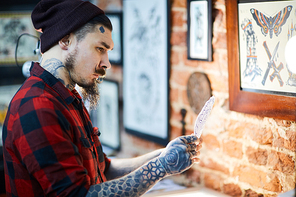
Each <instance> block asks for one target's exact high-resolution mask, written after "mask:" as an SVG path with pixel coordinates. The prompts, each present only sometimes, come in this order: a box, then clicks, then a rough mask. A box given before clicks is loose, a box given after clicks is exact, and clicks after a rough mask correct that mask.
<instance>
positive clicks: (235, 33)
mask: <svg viewBox="0 0 296 197" xmlns="http://www.w3.org/2000/svg"><path fill="white" fill-rule="evenodd" d="M226 22H227V39H228V41H227V43H228V47H227V48H228V69H229V108H230V110H233V111H238V112H243V113H249V114H255V115H259V116H267V117H273V118H278V119H284V120H293V121H296V73H292V71H291V70H292V69H290V68H289V65H287V63H286V60H285V46H286V44H287V42H288V41H289V39H291V38H292V37H293V36H296V1H292V0H286V1H279V0H277V1H273V0H269V1H262V0H261V1H260V0H227V1H226Z"/></svg>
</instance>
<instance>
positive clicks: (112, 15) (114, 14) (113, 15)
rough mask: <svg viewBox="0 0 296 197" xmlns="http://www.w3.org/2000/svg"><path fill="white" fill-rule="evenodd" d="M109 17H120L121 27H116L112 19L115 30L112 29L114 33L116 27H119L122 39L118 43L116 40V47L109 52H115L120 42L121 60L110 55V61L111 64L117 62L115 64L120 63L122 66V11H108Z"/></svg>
mask: <svg viewBox="0 0 296 197" xmlns="http://www.w3.org/2000/svg"><path fill="white" fill-rule="evenodd" d="M105 14H106V15H107V16H108V17H109V16H110V17H117V18H118V20H119V27H115V26H114V25H115V23H112V20H111V19H110V20H111V23H112V26H113V31H112V34H113V33H114V31H115V29H118V30H119V32H117V33H119V34H120V35H119V39H120V41H119V43H116V42H114V49H113V50H112V51H110V52H109V54H110V53H112V52H115V51H116V48H117V46H118V44H120V54H119V55H120V59H119V60H114V59H111V58H110V55H109V61H110V63H111V64H115V65H120V66H122V62H123V40H122V39H123V36H122V29H123V28H122V13H121V12H106V13H105ZM113 41H114V39H113Z"/></svg>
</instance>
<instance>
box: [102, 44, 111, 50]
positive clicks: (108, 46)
mask: <svg viewBox="0 0 296 197" xmlns="http://www.w3.org/2000/svg"><path fill="white" fill-rule="evenodd" d="M101 45H103V46H104V47H105V48H106V49H110V48H111V47H110V45H108V44H107V43H106V42H101ZM110 50H113V49H110Z"/></svg>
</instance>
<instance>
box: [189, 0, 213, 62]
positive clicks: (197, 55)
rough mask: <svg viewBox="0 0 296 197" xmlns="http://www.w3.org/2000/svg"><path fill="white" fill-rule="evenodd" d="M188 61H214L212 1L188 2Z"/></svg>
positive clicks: (195, 0)
mask: <svg viewBox="0 0 296 197" xmlns="http://www.w3.org/2000/svg"><path fill="white" fill-rule="evenodd" d="M187 10H188V12H187V27H188V31H187V54H188V59H192V60H204V61H212V0H187Z"/></svg>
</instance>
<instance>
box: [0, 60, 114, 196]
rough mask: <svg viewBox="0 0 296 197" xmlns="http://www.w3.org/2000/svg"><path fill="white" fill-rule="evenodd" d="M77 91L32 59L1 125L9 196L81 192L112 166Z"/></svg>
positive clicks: (77, 193)
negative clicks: (28, 74) (68, 87)
mask: <svg viewBox="0 0 296 197" xmlns="http://www.w3.org/2000/svg"><path fill="white" fill-rule="evenodd" d="M97 134H98V129H97V128H93V127H92V123H91V121H90V118H89V114H88V112H87V110H86V109H85V107H84V105H83V103H82V101H81V97H80V96H79V94H78V93H77V91H76V90H74V91H72V92H70V91H69V90H68V89H67V88H65V86H64V85H63V84H62V83H61V82H60V81H58V80H57V79H56V78H55V77H54V76H53V75H51V74H50V73H49V72H47V71H46V70H44V69H43V68H42V67H40V66H39V64H38V63H35V64H34V65H33V66H32V68H31V76H30V77H29V78H28V79H27V80H26V81H25V82H24V84H23V85H22V87H21V88H20V90H19V91H18V92H17V93H16V95H15V96H14V98H13V99H12V101H11V103H10V106H9V108H8V112H7V115H6V119H5V122H4V126H3V149H4V150H3V154H4V170H5V183H6V192H7V196H85V195H86V193H87V191H88V189H89V187H90V185H92V184H98V183H101V182H104V181H106V177H105V175H104V172H105V170H106V169H107V168H108V166H109V164H110V160H109V159H107V157H106V156H105V154H104V153H103V152H102V147H101V143H100V141H99V138H98V135H97Z"/></svg>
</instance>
